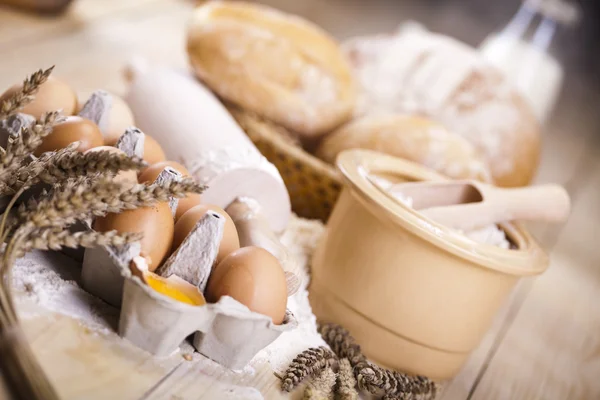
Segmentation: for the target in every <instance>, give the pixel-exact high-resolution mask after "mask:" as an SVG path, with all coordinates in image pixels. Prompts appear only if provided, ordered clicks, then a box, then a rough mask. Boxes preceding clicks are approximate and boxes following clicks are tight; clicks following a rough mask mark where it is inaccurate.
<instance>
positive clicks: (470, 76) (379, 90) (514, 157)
mask: <svg viewBox="0 0 600 400" xmlns="http://www.w3.org/2000/svg"><path fill="white" fill-rule="evenodd" d="M343 48H344V51H345V52H346V54H347V55H348V58H349V59H350V62H351V64H352V66H353V69H354V74H355V76H356V78H357V80H358V82H359V86H360V88H359V92H360V93H359V102H358V106H357V110H356V113H357V114H358V115H364V114H369V113H375V112H381V111H388V112H393V113H401V114H419V115H423V116H426V117H428V118H430V119H432V120H435V121H437V122H439V123H441V124H442V125H444V126H445V127H446V128H447V129H448V130H450V131H451V132H454V133H456V134H458V135H460V136H462V137H464V138H465V139H466V140H468V141H469V142H470V143H472V144H473V145H474V146H475V147H476V149H477V150H478V151H479V152H481V154H482V155H483V156H484V158H485V160H486V161H487V163H488V165H489V167H490V169H491V173H492V178H493V180H494V183H496V184H498V185H500V186H522V185H526V184H528V183H529V182H530V181H531V180H532V178H533V176H534V174H535V171H536V169H537V165H538V161H539V152H540V125H539V123H538V121H537V120H536V118H535V116H534V114H533V111H532V110H531V108H530V106H529V104H528V103H526V101H525V100H524V99H523V98H522V97H521V96H520V95H519V94H518V93H517V91H516V90H515V89H514V88H513V87H512V86H510V85H509V83H508V81H507V79H506V78H505V77H504V76H503V75H502V74H501V73H500V72H499V71H497V70H496V69H495V68H493V67H492V66H490V65H489V64H487V63H486V62H485V60H483V59H482V58H481V57H480V56H479V55H478V53H477V52H476V51H475V50H474V49H472V48H471V47H469V46H467V45H465V44H463V43H461V42H459V41H457V40H454V39H451V38H448V37H445V36H442V35H438V34H434V33H430V32H427V31H424V30H409V31H406V30H405V31H399V32H397V33H395V34H393V35H388V36H383V35H382V36H372V37H365V38H355V39H352V40H350V41H348V42H346V43H345V44H344V46H343Z"/></svg>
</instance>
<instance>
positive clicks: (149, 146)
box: [143, 135, 167, 165]
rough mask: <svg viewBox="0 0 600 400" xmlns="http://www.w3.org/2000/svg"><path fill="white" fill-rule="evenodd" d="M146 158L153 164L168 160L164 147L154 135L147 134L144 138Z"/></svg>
mask: <svg viewBox="0 0 600 400" xmlns="http://www.w3.org/2000/svg"><path fill="white" fill-rule="evenodd" d="M143 158H144V160H145V161H146V162H147V163H148V164H150V165H152V164H156V163H159V162H161V161H166V160H167V156H165V152H164V151H163V149H162V147H160V145H159V144H158V142H157V141H156V140H154V138H153V137H151V136H148V135H146V137H145V138H144V157H143Z"/></svg>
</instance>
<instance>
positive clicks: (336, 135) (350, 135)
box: [317, 114, 490, 181]
mask: <svg viewBox="0 0 600 400" xmlns="http://www.w3.org/2000/svg"><path fill="white" fill-rule="evenodd" d="M352 148H361V149H368V150H376V151H380V152H383V153H387V154H390V155H393V156H395V157H400V158H404V159H407V160H409V161H413V162H416V163H419V164H422V165H425V166H427V167H429V168H431V169H434V170H436V171H438V172H440V173H442V174H444V175H446V176H448V177H451V178H456V179H479V180H482V181H489V180H490V173H489V170H488V167H487V165H486V164H485V161H484V160H483V159H482V157H481V156H479V154H478V152H477V150H476V149H475V147H474V146H473V145H472V144H471V143H469V142H468V141H467V140H465V139H464V138H462V137H461V136H459V135H456V134H454V133H451V132H449V131H448V130H446V129H445V128H444V127H443V126H441V125H440V124H437V123H434V122H432V121H430V120H428V119H426V118H422V117H417V116H406V115H393V114H390V115H375V114H373V115H367V116H365V117H362V118H358V119H357V120H355V121H353V122H350V123H349V124H347V125H345V126H343V127H342V128H340V129H338V130H337V131H335V132H333V133H332V134H331V135H328V136H327V137H326V138H325V139H324V140H323V142H322V143H321V145H320V146H319V148H318V149H317V156H318V157H319V158H321V159H323V160H325V161H328V162H330V163H334V162H335V158H336V156H337V155H338V153H340V152H341V151H343V150H348V149H352Z"/></svg>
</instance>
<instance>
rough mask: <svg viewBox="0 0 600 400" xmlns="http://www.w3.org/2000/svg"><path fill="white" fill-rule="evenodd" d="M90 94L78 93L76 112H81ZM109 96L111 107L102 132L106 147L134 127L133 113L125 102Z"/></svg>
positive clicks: (113, 95) (114, 95)
mask: <svg viewBox="0 0 600 400" xmlns="http://www.w3.org/2000/svg"><path fill="white" fill-rule="evenodd" d="M92 93H93V92H89V93H85V94H81V93H80V95H79V98H80V100H79V104H78V106H77V112H79V111H81V109H82V108H83V105H84V104H85V102H86V101H87V100H88V99H89V97H90V96H91V95H92ZM110 95H111V97H112V107H111V109H110V116H109V117H108V127H107V129H106V132H104V142H105V143H106V144H107V145H108V146H114V145H115V144H116V143H117V140H119V137H121V135H122V134H123V133H124V132H125V130H126V129H127V128H129V127H131V126H134V125H135V121H134V119H133V113H132V112H131V109H130V108H129V106H128V105H127V103H126V102H125V100H123V98H121V97H120V96H117V95H116V94H113V93H110Z"/></svg>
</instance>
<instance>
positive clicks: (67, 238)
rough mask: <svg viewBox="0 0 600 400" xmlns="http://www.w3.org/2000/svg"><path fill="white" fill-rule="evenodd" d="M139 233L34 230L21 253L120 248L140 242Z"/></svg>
mask: <svg viewBox="0 0 600 400" xmlns="http://www.w3.org/2000/svg"><path fill="white" fill-rule="evenodd" d="M141 238H142V235H141V234H140V233H119V232H117V231H108V232H94V231H87V232H70V231H69V230H57V229H56V228H44V229H41V230H35V231H33V232H32V233H31V234H29V236H28V238H27V240H26V241H25V243H24V245H23V251H24V252H28V251H30V250H33V249H38V250H60V249H62V248H63V247H70V248H73V249H74V248H77V247H97V246H115V247H120V246H123V245H125V244H127V243H132V242H136V241H139V240H141Z"/></svg>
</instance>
